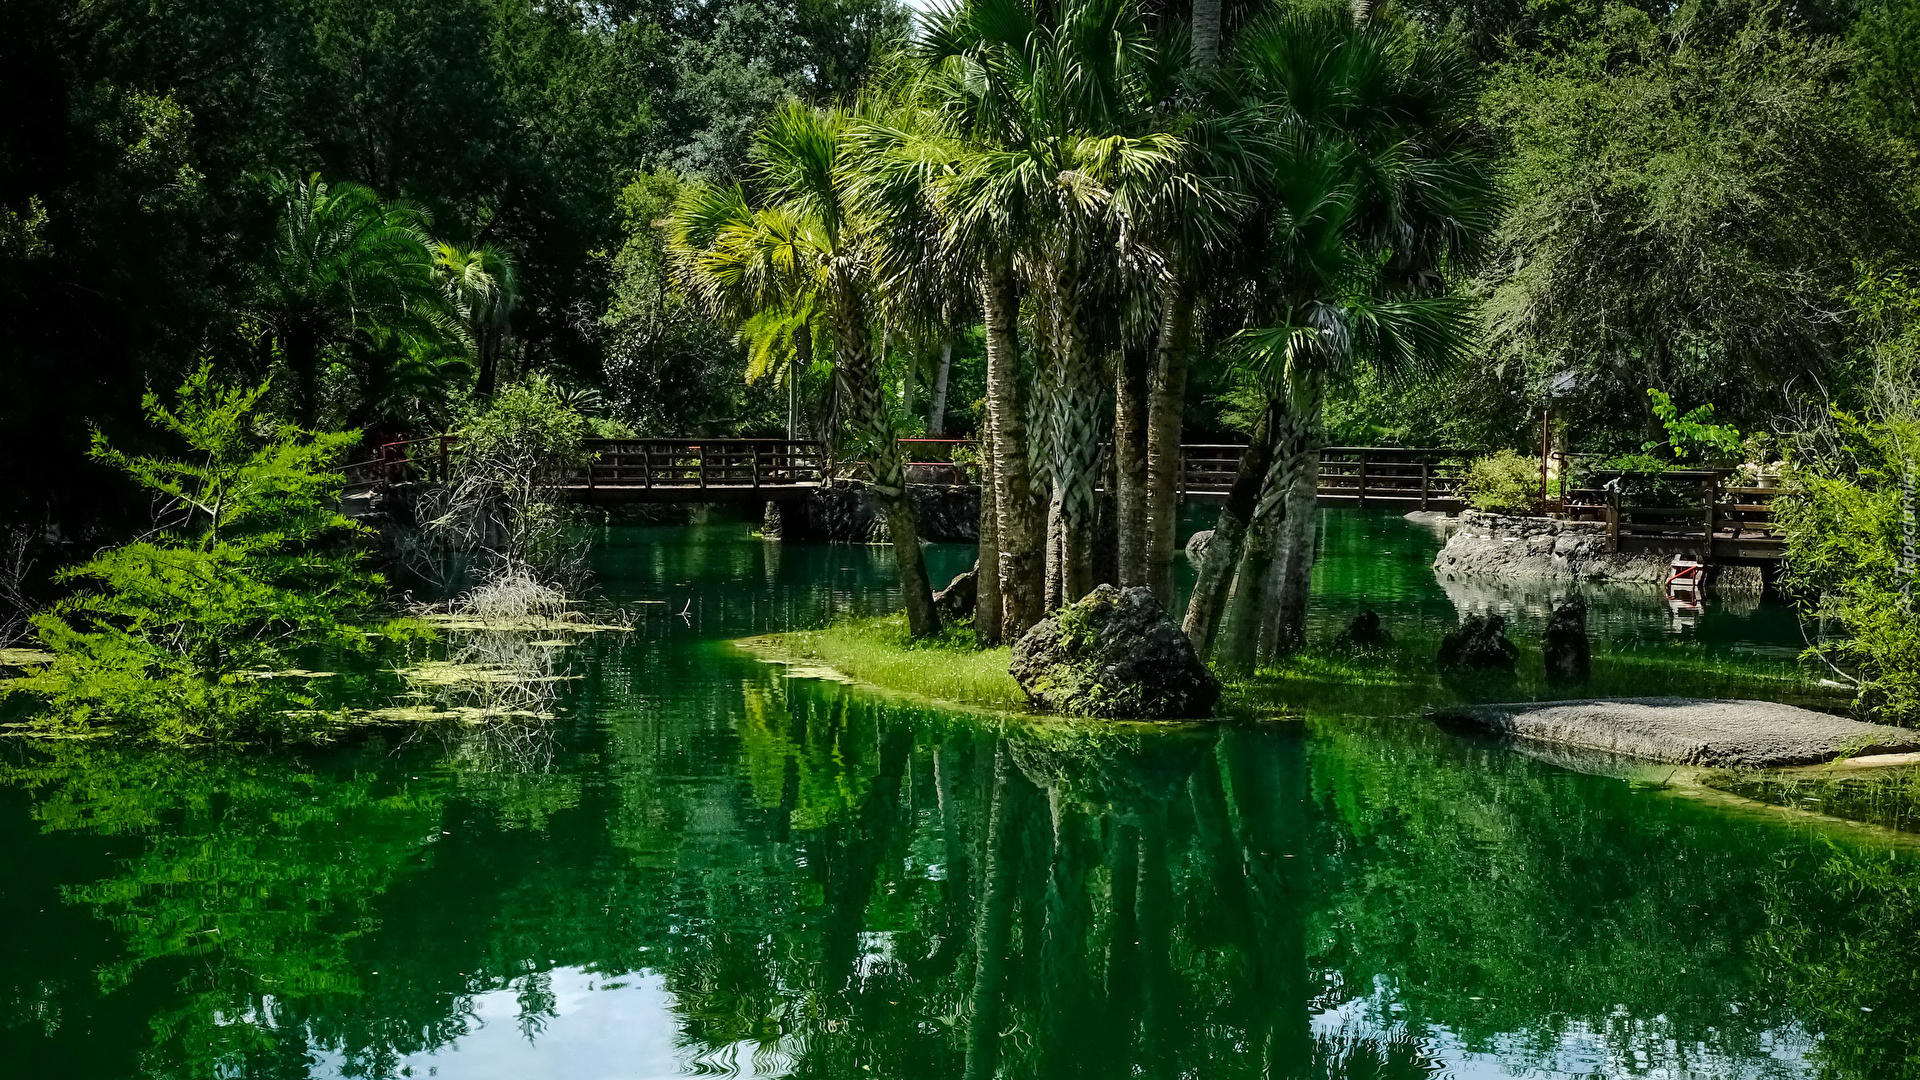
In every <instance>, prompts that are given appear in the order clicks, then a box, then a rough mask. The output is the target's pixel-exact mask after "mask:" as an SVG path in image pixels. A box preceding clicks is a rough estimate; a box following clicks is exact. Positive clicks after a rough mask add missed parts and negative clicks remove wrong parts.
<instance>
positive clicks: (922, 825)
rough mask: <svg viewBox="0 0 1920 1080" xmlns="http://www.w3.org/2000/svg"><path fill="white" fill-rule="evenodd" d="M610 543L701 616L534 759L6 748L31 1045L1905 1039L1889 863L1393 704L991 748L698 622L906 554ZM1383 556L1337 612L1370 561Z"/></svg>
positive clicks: (1588, 1049) (1242, 1053)
mask: <svg viewBox="0 0 1920 1080" xmlns="http://www.w3.org/2000/svg"><path fill="white" fill-rule="evenodd" d="M623 543H624V550H623V551H621V552H620V553H619V554H617V555H610V556H608V558H610V559H611V560H613V563H614V565H612V566H610V567H608V572H607V573H606V576H605V580H606V581H607V583H608V588H609V590H610V591H619V592H620V593H621V598H622V599H632V598H652V599H664V600H667V601H668V604H667V606H668V607H670V608H671V609H672V610H673V611H678V610H681V609H682V607H683V606H684V605H686V604H687V602H688V601H689V600H691V601H693V603H692V610H691V612H690V614H689V617H688V618H687V619H684V620H683V619H679V618H663V617H659V616H655V617H651V618H650V619H649V620H648V621H647V622H646V623H644V624H643V625H642V627H641V628H639V629H638V630H636V631H635V632H634V633H633V634H631V635H605V636H601V637H597V638H594V639H592V640H590V641H588V642H587V643H585V644H582V645H576V646H573V647H572V649H571V650H570V653H569V669H570V670H571V671H573V672H575V673H578V674H580V675H581V676H582V678H581V679H579V680H578V681H576V682H572V683H568V684H567V687H566V690H565V692H564V695H563V699H562V701H561V702H560V704H559V705H558V709H559V711H560V713H561V715H562V721H561V722H560V725H559V726H558V727H557V728H556V729H555V731H554V733H553V738H552V740H551V741H550V742H548V743H545V744H543V745H542V747H541V748H540V750H539V752H538V753H533V754H528V753H525V752H523V751H524V747H521V746H519V745H518V744H513V745H499V744H497V743H490V742H487V741H483V740H469V739H465V738H455V739H453V740H451V741H448V742H441V741H437V740H425V739H412V740H401V739H399V738H397V737H386V738H377V739H367V740H362V741H360V742H358V743H356V744H355V745H353V746H349V747H342V748H337V749H334V750H329V751H325V752H314V753H308V754H304V755H298V756H275V757H264V756H258V755H255V756H248V757H233V758H218V757H212V758H193V757H186V756H181V755H152V754H145V753H141V752H137V751H132V750H127V749H123V748H115V747H110V746H98V745H92V744H61V745H55V746H52V747H43V748H30V749H23V748H13V749H12V750H10V751H8V752H7V754H6V756H5V757H4V758H0V859H4V860H5V862H6V864H5V865H4V866H0V915H4V916H6V918H7V925H9V926H10V927H14V928H16V931H17V933H18V938H17V940H18V942H19V945H18V947H16V948H12V949H10V950H9V951H8V952H7V953H5V954H0V1002H4V1003H5V1004H6V1005H7V1006H8V1007H7V1008H6V1010H5V1018H4V1019H0V1024H3V1025H5V1026H0V1075H8V1076H12V1075H20V1076H27V1075H32V1076H40V1075H44V1074H46V1073H49V1072H54V1071H56V1070H58V1071H59V1072H64V1073H67V1074H71V1075H76V1076H103V1077H104V1076H114V1077H118V1076H132V1075H152V1076H163V1077H183V1078H184V1077H195V1078H198V1077H207V1076H231V1077H287V1076H352V1077H390V1076H400V1075H408V1074H409V1073H410V1074H411V1075H426V1074H428V1073H430V1072H431V1073H434V1074H436V1075H438V1076H441V1077H516V1078H518V1077H527V1076H540V1075H555V1076H570V1077H598V1076H637V1077H668V1076H682V1075H709V1074H726V1075H762V1076H791V1077H821V1078H829V1077H830V1078H834V1080H841V1078H847V1077H861V1076H875V1077H900V1078H913V1080H921V1078H933V1077H939V1078H969V1080H984V1078H987V1077H995V1076H998V1077H1036V1078H1046V1080H1056V1078H1073V1077H1085V1078H1093V1077H1100V1078H1106V1077H1114V1076H1141V1077H1207V1078H1210V1080H1211V1078H1216V1077H1219V1078H1234V1077H1256V1076H1257V1077H1262V1078H1268V1077H1290V1078H1310V1080H1319V1078H1336V1077H1338V1078H1362V1077H1365V1078H1413V1077H1429V1076H1436V1077H1437V1076H1442V1075H1447V1076H1512V1075H1528V1076H1569V1077H1572V1076H1581V1077H1587V1076H1595V1075H1608V1076H1615V1075H1647V1076H1673V1077H1687V1076H1698V1077H1715V1078H1720V1077H1755V1078H1772V1077H1789V1076H1792V1077H1798V1076H1813V1075H1821V1076H1831V1077H1835V1078H1840V1077H1863V1078H1865V1077H1873V1078H1879V1077H1889V1076H1899V1075H1903V1070H1911V1069H1912V1061H1913V1058H1914V1055H1915V1054H1916V1053H1920V1046H1917V1045H1916V1041H1915V1033H1916V1032H1920V993H1915V992H1914V990H1915V989H1916V987H1915V985H1914V982H1913V980H1914V979H1915V976H1914V974H1913V973H1914V972H1915V971H1916V970H1920V940H1916V939H1915V938H1914V936H1913V933H1912V927H1913V926H1914V925H1915V922H1916V916H1920V874H1916V873H1915V868H1914V866H1913V865H1912V863H1911V861H1910V860H1907V859H1905V858H1903V857H1901V856H1899V855H1898V854H1897V852H1893V851H1891V850H1889V849H1883V848H1879V847H1875V846H1873V845H1871V844H1866V843H1863V842H1861V841H1857V840H1850V839H1847V838H1846V837H1844V836H1837V835H1836V836H1829V835H1826V834H1823V833H1820V832H1817V831H1814V830H1813V828H1812V827H1810V826H1804V825H1796V824H1793V823H1791V822H1788V821H1785V820H1775V819H1764V818H1757V817H1742V816H1734V815H1729V814H1727V813H1724V812H1722V811H1721V810H1719V809H1716V808H1713V807H1708V806H1703V805H1699V804H1696V803H1694V802H1690V801H1687V800H1684V799H1678V798H1673V797H1669V796H1667V795H1663V794H1662V793H1661V792H1659V791H1656V790H1651V789H1649V788H1647V787H1645V786H1635V785H1633V784H1630V783H1627V782H1623V781H1620V780H1616V779H1609V778H1605V777H1598V776H1590V775H1583V774H1580V773H1576V772H1571V771H1567V770H1564V769H1560V768H1557V767H1555V766H1553V765H1552V764H1549V763H1546V762H1542V761H1537V760H1533V759H1530V758H1527V757H1524V756H1521V755H1516V754H1513V753H1510V752H1507V751H1503V750H1499V749H1496V748H1491V747H1484V746H1478V745H1474V744H1471V743H1465V742H1461V741H1458V740H1454V739H1452V738H1449V737H1447V736H1444V735H1442V734H1440V733H1438V732H1435V731H1432V730H1430V729H1429V728H1428V727H1426V726H1425V725H1424V724H1422V723H1420V722H1417V721H1412V720H1406V719H1393V718H1383V719H1365V718H1358V717H1354V716H1350V715H1347V716H1342V717H1340V718H1339V719H1337V720H1334V719H1318V718H1314V719H1309V720H1308V721H1306V722H1289V723H1280V724H1266V725H1254V726H1226V727H1196V728H1185V729H1164V728H1160V729H1155V728H1145V727H1139V728H1121V729H1115V728H1098V727H1089V726H1085V725H1072V724H1042V725H1032V724H1020V725H1012V726H1008V727H1006V728H1004V729H1003V728H998V727H994V726H991V725H983V724H982V723H981V722H979V721H977V720H973V719H968V718H963V717H958V716H954V715H950V714H946V713H943V712H940V711H937V710H930V709H925V708H919V707H909V706H903V705H900V704H897V703H892V702H889V701H886V700H884V699H880V698H877V697H875V696H873V695H870V694H868V693H865V692H862V691H860V690H857V689H855V688H851V687H846V686H841V685H838V684H834V683H825V682H816V681H807V680H787V679H785V678H782V677H781V676H780V673H779V672H778V671H777V670H776V669H773V668H770V667H767V666H764V665H761V664H758V663H756V662H754V661H752V660H750V659H748V658H745V657H743V656H740V655H738V654H735V653H733V652H731V651H730V650H728V649H727V648H726V647H725V646H724V645H723V644H720V643H718V642H717V641H716V640H714V639H717V638H723V637H729V636H734V635H739V634H745V633H749V632H754V631H759V630H764V629H767V628H769V627H777V626H780V625H784V624H789V623H792V622H800V621H804V620H805V619H807V618H811V617H813V616H814V614H815V613H817V612H819V611H820V610H821V609H822V608H823V607H824V606H827V605H839V606H840V609H841V610H845V609H853V610H859V609H862V608H863V606H870V605H876V604H879V603H884V602H885V590H886V578H885V567H884V564H883V563H882V564H880V565H877V566H876V565H873V563H874V562H876V561H877V560H870V558H869V556H870V555H871V553H872V551H873V550H875V549H862V548H813V549H809V548H802V547H798V546H795V547H793V548H788V549H784V550H782V549H780V548H779V547H778V546H777V545H763V544H761V543H760V542H758V541H748V540H747V539H746V538H745V537H744V536H740V535H737V534H736V535H734V536H733V537H732V538H731V539H730V540H727V541H726V542H724V543H714V544H710V545H707V546H706V547H704V548H703V547H693V546H690V545H686V544H684V543H683V542H682V543H675V542H674V541H673V540H672V538H671V534H668V533H639V534H632V535H629V536H627V537H626V538H625V539H624V541H623ZM612 546H614V547H619V546H620V545H612ZM1336 546H1337V545H1336ZM709 549H713V550H709ZM934 555H935V558H936V559H945V560H948V561H950V562H957V561H958V557H959V555H960V553H958V552H954V551H946V550H937V551H936V552H935V553H934ZM1332 565H1333V566H1334V567H1335V568H1336V571H1335V572H1337V569H1338V566H1339V565H1340V564H1339V563H1338V562H1337V561H1335V562H1333V563H1332ZM742 574H744V575H745V580H744V581H742V580H738V578H737V576H738V575H742ZM1409 580H1412V579H1409ZM1363 585H1364V583H1363V582H1359V581H1358V580H1355V581H1353V582H1351V583H1349V584H1347V585H1341V584H1340V582H1339V579H1338V578H1336V579H1335V580H1334V581H1332V582H1330V583H1329V585H1328V586H1327V589H1328V595H1329V596H1330V597H1332V599H1330V600H1329V601H1327V603H1329V604H1338V603H1345V602H1348V600H1347V599H1346V598H1347V597H1351V596H1354V595H1358V594H1360V593H1361V592H1368V593H1378V592H1384V591H1387V590H1385V589H1381V590H1374V589H1372V588H1371V587H1367V588H1364V589H1363V588H1362V586H1363ZM1409 588H1411V586H1409ZM675 590H678V591H675ZM1343 590H1345V591H1343ZM823 598H824V599H823ZM1403 602H1404V603H1406V604H1407V605H1408V606H1407V608H1405V609H1403V610H1413V609H1415V608H1417V607H1418V606H1419V605H1433V606H1434V610H1435V611H1436V612H1437V611H1439V610H1442V609H1444V610H1450V604H1449V601H1448V600H1447V597H1446V595H1445V594H1444V592H1442V591H1441V590H1439V589H1438V587H1437V586H1432V587H1431V591H1430V592H1428V593H1424V594H1422V595H1419V596H1409V597H1407V598H1405V599H1404V601H1403ZM1436 617H1438V616H1437V615H1436ZM689 624H691V625H689ZM1864 1010H1871V1011H1864Z"/></svg>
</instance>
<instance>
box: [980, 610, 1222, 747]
mask: <svg viewBox="0 0 1920 1080" xmlns="http://www.w3.org/2000/svg"><path fill="white" fill-rule="evenodd" d="M1009 670H1010V671H1011V672H1012V674H1013V677H1014V679H1015V680H1016V681H1018V682H1019V683H1020V688H1021V689H1022V690H1025V691H1026V692H1027V698H1028V699H1029V700H1031V701H1032V702H1033V704H1034V705H1035V706H1036V707H1038V708H1041V709H1047V710H1050V711H1053V712H1060V713H1067V714H1070V715H1075V716H1104V717H1113V718H1116V719H1142V720H1164V719H1172V718H1175V717H1195V718H1197V717H1206V716H1212V715H1213V707H1214V705H1215V704H1216V703H1218V702H1219V700H1220V680H1218V679H1216V678H1214V676H1213V672H1211V671H1208V670H1207V666H1206V665H1205V664H1203V663H1201V662H1200V658H1199V657H1198V656H1197V655H1195V654H1194V651H1193V645H1192V643H1191V642H1189V641H1188V640H1187V635H1186V634H1184V633H1182V632H1181V631H1180V627H1179V626H1177V625H1175V624H1174V622H1173V621H1172V620H1171V619H1168V618H1167V615H1166V612H1165V611H1162V610H1161V608H1160V602H1159V601H1158V600H1156V599H1154V596H1153V592H1152V591H1151V590H1148V589H1143V588H1139V587H1135V588H1131V589H1128V590H1126V591H1125V592H1122V591H1120V590H1119V589H1116V588H1114V587H1113V586H1111V585H1102V586H1100V587H1099V588H1097V589H1095V590H1093V592H1091V593H1088V594H1087V595H1086V597H1085V598H1083V599H1082V600H1081V601H1080V602H1079V603H1077V604H1072V605H1070V606H1068V607H1065V608H1062V609H1061V610H1059V611H1057V612H1055V613H1054V614H1053V616H1052V617H1051V618H1048V619H1043V620H1041V621H1040V622H1039V623H1038V624H1036V625H1035V626H1034V627H1033V629H1031V630H1029V631H1027V633H1026V635H1025V636H1024V637H1022V638H1021V639H1020V641H1019V642H1018V643H1017V644H1015V645H1014V647H1013V664H1012V666H1011V668H1010V669H1009Z"/></svg>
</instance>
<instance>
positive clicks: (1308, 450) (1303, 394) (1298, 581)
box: [1220, 376, 1320, 668]
mask: <svg viewBox="0 0 1920 1080" xmlns="http://www.w3.org/2000/svg"><path fill="white" fill-rule="evenodd" d="M1319 395H1320V382H1319V380H1318V379H1317V378H1314V377H1311V376H1310V377H1308V378H1306V379H1304V380H1302V381H1300V382H1299V383H1298V384H1297V385H1296V386H1294V387H1292V388H1291V390H1290V393H1289V394H1288V396H1287V401H1286V402H1285V405H1284V407H1282V408H1280V409H1279V410H1278V411H1277V412H1276V414H1275V416H1274V452H1273V462H1272V464H1271V465H1270V466H1269V467H1268V470H1267V479H1266V483H1265V484H1263V485H1262V487H1261V491H1260V500H1259V502H1258V503H1257V504H1256V509H1255V511H1254V518H1255V525H1254V529H1253V531H1254V534H1255V536H1254V538H1249V540H1248V542H1247V550H1248V559H1247V560H1246V561H1245V562H1243V563H1242V564H1241V568H1240V572H1241V578H1240V580H1239V582H1238V584H1237V586H1236V588H1235V590H1234V599H1233V606H1234V610H1233V611H1232V612H1231V613H1230V616H1229V619H1228V625H1229V632H1228V634H1227V635H1226V638H1225V641H1224V642H1223V644H1222V646H1221V649H1220V655H1221V657H1222V659H1223V660H1224V661H1225V662H1226V663H1227V664H1229V665H1230V666H1235V667H1243V668H1244V667H1250V666H1252V665H1254V664H1256V663H1264V662H1267V661H1270V660H1272V659H1273V658H1274V657H1275V656H1276V655H1278V654H1280V653H1284V652H1291V651H1292V650H1293V648H1294V647H1295V646H1296V645H1297V644H1298V642H1299V640H1300V637H1301V635H1302V634H1303V632H1304V628H1305V616H1306V611H1305V607H1304V603H1305V599H1306V582H1307V581H1308V580H1310V579H1311V577H1312V574H1313V557H1312V554H1311V550H1310V549H1311V544H1312V538H1313V524H1314V508H1315V505H1316V503H1317V501H1318V491H1317V490H1316V486H1317V479H1318V472H1319V460H1320V445H1319V438H1318V436H1317V434H1316V433H1317V432H1318V431H1319V427H1320V405H1319V401H1320V396H1319ZM1302 537H1305V541H1306V545H1305V549H1304V550H1303V547H1302ZM1256 552H1257V553H1258V555H1257V557H1256V555H1255V553H1256ZM1294 589H1297V590H1298V593H1297V596H1295V600H1296V601H1297V604H1298V605H1299V606H1296V607H1295V608H1294V609H1293V610H1292V611H1290V612H1289V613H1287V614H1286V615H1282V614H1281V613H1280V610H1279V609H1280V608H1281V607H1282V606H1283V605H1284V604H1285V603H1286V600H1285V599H1284V598H1285V597H1287V596H1289V595H1290V594H1291V593H1290V591H1291V590H1294Z"/></svg>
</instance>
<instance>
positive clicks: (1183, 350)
mask: <svg viewBox="0 0 1920 1080" xmlns="http://www.w3.org/2000/svg"><path fill="white" fill-rule="evenodd" d="M1174 274H1175V281H1174V283H1173V284H1172V285H1171V286H1169V287H1168V288H1167V289H1166V290H1165V291H1164V293H1163V298H1164V299H1163V307H1162V310H1161V314H1160V338H1159V341H1158V342H1157V343H1156V344H1155V347H1154V358H1153V386H1152V396H1151V398H1150V400H1149V401H1148V403H1147V582H1146V583H1147V587H1148V588H1151V589H1152V590H1153V594H1154V595H1155V596H1157V597H1159V598H1160V603H1161V604H1163V605H1167V606H1171V605H1172V603H1173V560H1174V558H1175V556H1176V554H1177V553H1178V552H1179V550H1180V549H1179V544H1180V490H1181V480H1182V473H1183V471H1184V469H1185V464H1184V462H1182V461H1181V455H1180V434H1181V428H1182V426H1183V424H1184V422H1185V412H1186V401H1187V358H1188V355H1189V348H1190V344H1191V341H1192V336H1193V289H1192V287H1191V286H1190V285H1189V284H1188V283H1187V282H1186V280H1185V279H1184V278H1183V277H1181V276H1180V274H1181V270H1180V264H1179V263H1178V262H1177V261H1176V262H1175V264H1174Z"/></svg>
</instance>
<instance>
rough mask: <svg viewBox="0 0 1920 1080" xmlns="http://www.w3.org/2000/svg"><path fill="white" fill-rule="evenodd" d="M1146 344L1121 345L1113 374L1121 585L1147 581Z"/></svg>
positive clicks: (1115, 487) (1118, 547)
mask: <svg viewBox="0 0 1920 1080" xmlns="http://www.w3.org/2000/svg"><path fill="white" fill-rule="evenodd" d="M1147 363H1148V357H1147V349H1146V346H1145V345H1144V344H1141V345H1134V344H1128V345H1125V346H1122V347H1121V349H1120V362H1119V363H1118V364H1116V365H1114V380H1113V491H1114V496H1113V506H1114V517H1115V519H1116V524H1115V532H1116V536H1115V540H1116V541H1117V543H1116V544H1115V548H1116V549H1117V552H1116V554H1117V558H1116V562H1117V568H1118V572H1117V573H1116V574H1115V576H1116V577H1117V578H1119V584H1120V587H1121V588H1127V587H1129V586H1133V585H1145V584H1147V581H1148V578H1147V529H1148V527H1147Z"/></svg>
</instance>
